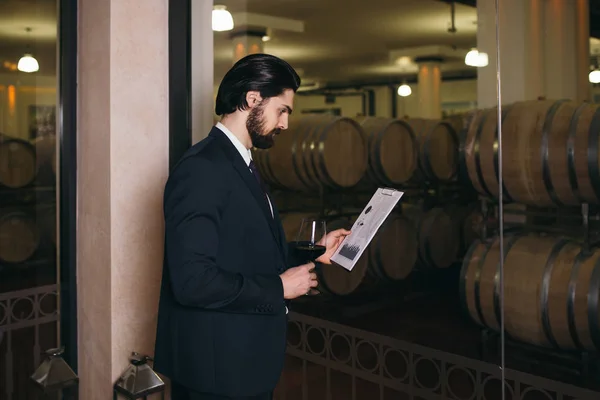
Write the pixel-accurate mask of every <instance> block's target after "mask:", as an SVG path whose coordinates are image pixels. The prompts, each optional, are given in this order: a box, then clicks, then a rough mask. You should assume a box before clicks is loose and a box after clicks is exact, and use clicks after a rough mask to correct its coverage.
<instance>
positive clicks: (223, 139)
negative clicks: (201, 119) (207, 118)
mask: <svg viewBox="0 0 600 400" xmlns="http://www.w3.org/2000/svg"><path fill="white" fill-rule="evenodd" d="M210 136H212V137H214V138H215V139H216V140H217V141H218V143H219V144H220V145H221V148H222V149H223V151H224V152H225V154H226V155H227V157H228V158H229V159H230V160H231V163H232V165H233V167H234V168H235V170H236V171H237V173H238V174H239V175H240V177H241V178H242V180H243V181H244V183H245V184H246V186H248V189H250V193H252V196H253V197H254V200H256V202H257V203H258V206H259V207H260V209H261V210H262V212H263V216H264V217H265V218H266V219H267V224H268V225H269V229H270V230H271V234H272V235H273V238H274V239H275V241H276V242H277V243H278V244H279V246H278V247H279V249H280V250H281V240H280V237H279V236H280V234H279V229H278V225H277V223H276V221H275V218H273V217H272V216H271V208H270V207H269V203H268V202H267V199H266V198H265V196H264V193H263V191H262V189H261V188H260V185H259V184H258V182H257V181H256V178H255V177H254V176H253V175H252V172H251V171H250V168H249V167H248V166H247V165H246V162H245V161H244V159H243V158H242V156H241V155H240V153H239V152H238V150H237V149H236V148H235V146H234V145H233V143H231V141H230V140H229V138H228V137H227V136H225V134H224V133H223V132H221V130H220V129H219V128H217V127H213V129H212V130H211V132H210ZM269 197H270V196H269ZM271 202H273V200H272V198H271ZM276 213H277V211H276V208H275V204H273V214H274V215H276Z"/></svg>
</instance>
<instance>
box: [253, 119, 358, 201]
mask: <svg viewBox="0 0 600 400" xmlns="http://www.w3.org/2000/svg"><path fill="white" fill-rule="evenodd" d="M366 143H367V142H366V136H365V133H364V131H363V129H362V128H361V127H360V125H359V124H358V123H357V122H356V121H354V120H353V119H350V118H346V117H336V116H330V115H310V116H303V117H299V118H290V125H289V128H288V129H287V130H286V131H283V132H282V133H281V135H279V136H278V137H277V139H275V145H274V146H273V147H272V148H270V149H268V150H266V151H262V152H261V151H254V153H253V155H256V158H257V159H258V162H257V165H258V168H261V170H260V172H261V174H262V175H263V176H264V179H265V181H267V183H269V184H271V185H274V186H279V187H281V188H285V189H290V190H298V191H315V190H318V189H319V188H320V187H326V188H333V189H341V188H349V187H352V186H355V185H356V184H357V183H358V182H359V181H360V179H361V178H362V177H363V175H364V174H365V171H366V169H367V158H368V155H367V144H366Z"/></svg>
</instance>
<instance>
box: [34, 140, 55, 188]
mask: <svg viewBox="0 0 600 400" xmlns="http://www.w3.org/2000/svg"><path fill="white" fill-rule="evenodd" d="M32 145H33V146H34V147H35V153H36V173H37V177H38V180H39V181H40V182H43V183H44V184H48V185H52V186H54V185H56V136H55V135H45V136H39V137H37V138H36V139H35V140H33V142H32Z"/></svg>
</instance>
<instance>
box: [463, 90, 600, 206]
mask: <svg viewBox="0 0 600 400" xmlns="http://www.w3.org/2000/svg"><path fill="white" fill-rule="evenodd" d="M501 111H502V114H501V119H502V146H503V152H502V153H503V171H502V176H503V197H504V199H506V200H507V201H514V202H517V203H522V204H528V205H532V206H537V207H549V206H578V205H580V204H581V203H583V202H587V203H591V204H598V203H600V157H599V156H598V147H599V140H598V131H599V130H600V106H598V105H595V104H589V103H580V102H574V101H567V100H559V101H550V100H541V101H537V100H536V101H523V102H517V103H513V104H510V105H506V106H503V107H502V110H501ZM497 112H498V109H497V108H492V109H486V110H480V111H479V112H478V113H477V115H476V116H475V118H474V119H473V120H472V122H471V124H470V126H469V130H468V132H467V135H466V138H465V143H464V144H463V146H462V152H463V153H464V155H463V156H461V160H463V162H464V163H465V165H464V167H463V169H464V170H466V171H467V172H468V177H469V179H470V181H471V183H472V185H473V187H474V188H475V190H477V191H478V192H479V193H481V194H482V195H485V196H489V197H492V198H498V193H499V190H498V176H499V171H498V168H499V167H498V133H497V130H498V117H497Z"/></svg>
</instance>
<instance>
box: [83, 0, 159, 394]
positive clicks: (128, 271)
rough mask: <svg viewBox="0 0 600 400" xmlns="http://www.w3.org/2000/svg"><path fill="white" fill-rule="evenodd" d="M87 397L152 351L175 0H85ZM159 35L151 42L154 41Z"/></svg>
mask: <svg viewBox="0 0 600 400" xmlns="http://www.w3.org/2000/svg"><path fill="white" fill-rule="evenodd" d="M78 36H79V48H78V58H79V72H78V84H79V85H78V97H79V101H78V105H79V110H78V142H79V143H78V152H79V154H78V178H77V179H78V181H77V190H78V192H77V195H78V205H77V215H78V220H77V297H78V299H77V300H78V305H77V307H78V310H77V314H78V315H77V318H78V337H79V340H78V351H79V361H78V363H79V371H78V374H79V377H80V394H79V398H81V399H86V400H106V399H112V386H113V384H114V382H115V381H116V380H117V378H118V377H119V376H120V375H121V373H122V372H123V371H124V369H125V368H126V366H127V365H128V357H129V354H130V353H131V352H132V351H137V352H140V353H146V354H150V355H152V354H153V349H154V340H155V329H156V316H157V306H158V294H159V284H160V279H161V269H162V254H163V225H162V212H161V209H162V192H163V187H164V184H165V180H166V178H167V173H168V165H169V160H168V152H169V124H168V118H169V115H168V109H169V107H168V76H169V75H168V73H169V69H168V1H166V0H144V1H143V2H140V1H139V0H79V35H78ZM149 44H151V45H149Z"/></svg>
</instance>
